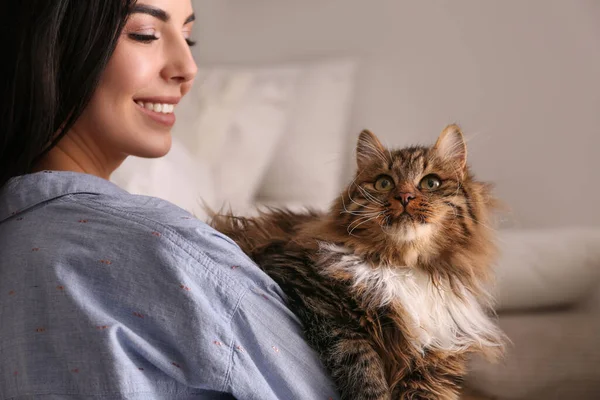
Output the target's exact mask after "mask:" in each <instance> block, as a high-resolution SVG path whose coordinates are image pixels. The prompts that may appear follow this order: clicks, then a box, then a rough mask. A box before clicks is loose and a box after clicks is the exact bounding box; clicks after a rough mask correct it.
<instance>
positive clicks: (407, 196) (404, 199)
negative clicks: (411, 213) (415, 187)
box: [395, 193, 415, 207]
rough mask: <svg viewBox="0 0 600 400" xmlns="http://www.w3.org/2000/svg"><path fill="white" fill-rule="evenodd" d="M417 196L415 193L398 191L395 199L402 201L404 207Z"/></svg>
mask: <svg viewBox="0 0 600 400" xmlns="http://www.w3.org/2000/svg"><path fill="white" fill-rule="evenodd" d="M414 198H415V194H414V193H398V194H397V195H396V196H395V199H396V200H398V201H400V203H402V205H403V206H404V207H406V206H407V205H408V202H409V201H411V200H412V199H414Z"/></svg>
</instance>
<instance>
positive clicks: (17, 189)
mask: <svg viewBox="0 0 600 400" xmlns="http://www.w3.org/2000/svg"><path fill="white" fill-rule="evenodd" d="M74 193H89V194H106V195H112V196H122V195H124V194H128V193H127V192H126V191H125V190H123V189H121V188H120V187H118V186H117V185H115V184H114V183H112V182H110V181H107V180H106V179H102V178H99V177H97V176H94V175H88V174H82V173H79V172H66V171H42V172H36V173H33V174H27V175H22V176H17V177H14V178H12V179H10V180H9V181H8V182H7V183H6V184H5V185H4V186H3V187H2V188H0V222H2V221H4V220H6V219H7V218H10V217H11V216H13V215H16V214H19V213H22V212H23V211H25V210H27V209H29V208H31V207H34V206H36V205H38V204H40V203H44V202H47V201H49V200H52V199H56V198H58V197H62V196H66V195H69V194H74Z"/></svg>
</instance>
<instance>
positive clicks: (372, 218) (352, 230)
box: [348, 215, 379, 235]
mask: <svg viewBox="0 0 600 400" xmlns="http://www.w3.org/2000/svg"><path fill="white" fill-rule="evenodd" d="M378 217H379V215H375V216H374V217H371V218H369V219H367V220H365V221H363V222H361V223H360V224H358V225H356V226H355V227H354V228H352V229H351V230H350V232H348V233H350V234H351V235H352V232H354V230H355V229H356V228H358V227H359V226H361V225H362V224H365V223H367V222H369V221H372V220H374V219H375V218H378ZM350 226H352V224H350V225H348V227H350Z"/></svg>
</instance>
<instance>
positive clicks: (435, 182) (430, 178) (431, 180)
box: [419, 175, 442, 190]
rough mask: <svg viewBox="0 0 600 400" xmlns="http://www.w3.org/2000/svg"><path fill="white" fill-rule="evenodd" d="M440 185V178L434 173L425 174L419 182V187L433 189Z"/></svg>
mask: <svg viewBox="0 0 600 400" xmlns="http://www.w3.org/2000/svg"><path fill="white" fill-rule="evenodd" d="M441 185H442V180H441V179H440V178H439V177H438V176H436V175H427V176H426V177H425V178H423V179H422V180H421V183H419V187H420V188H421V189H426V190H435V189H437V188H439V187H440V186H441Z"/></svg>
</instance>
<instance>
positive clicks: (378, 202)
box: [356, 185, 383, 206]
mask: <svg viewBox="0 0 600 400" xmlns="http://www.w3.org/2000/svg"><path fill="white" fill-rule="evenodd" d="M356 187H357V188H358V190H360V192H361V193H362V194H363V196H365V198H367V200H371V202H373V203H375V204H376V205H378V206H383V202H382V201H381V200H379V199H377V198H375V196H373V195H372V194H371V193H369V192H368V191H367V190H366V189H365V188H363V187H361V186H360V185H356Z"/></svg>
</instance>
